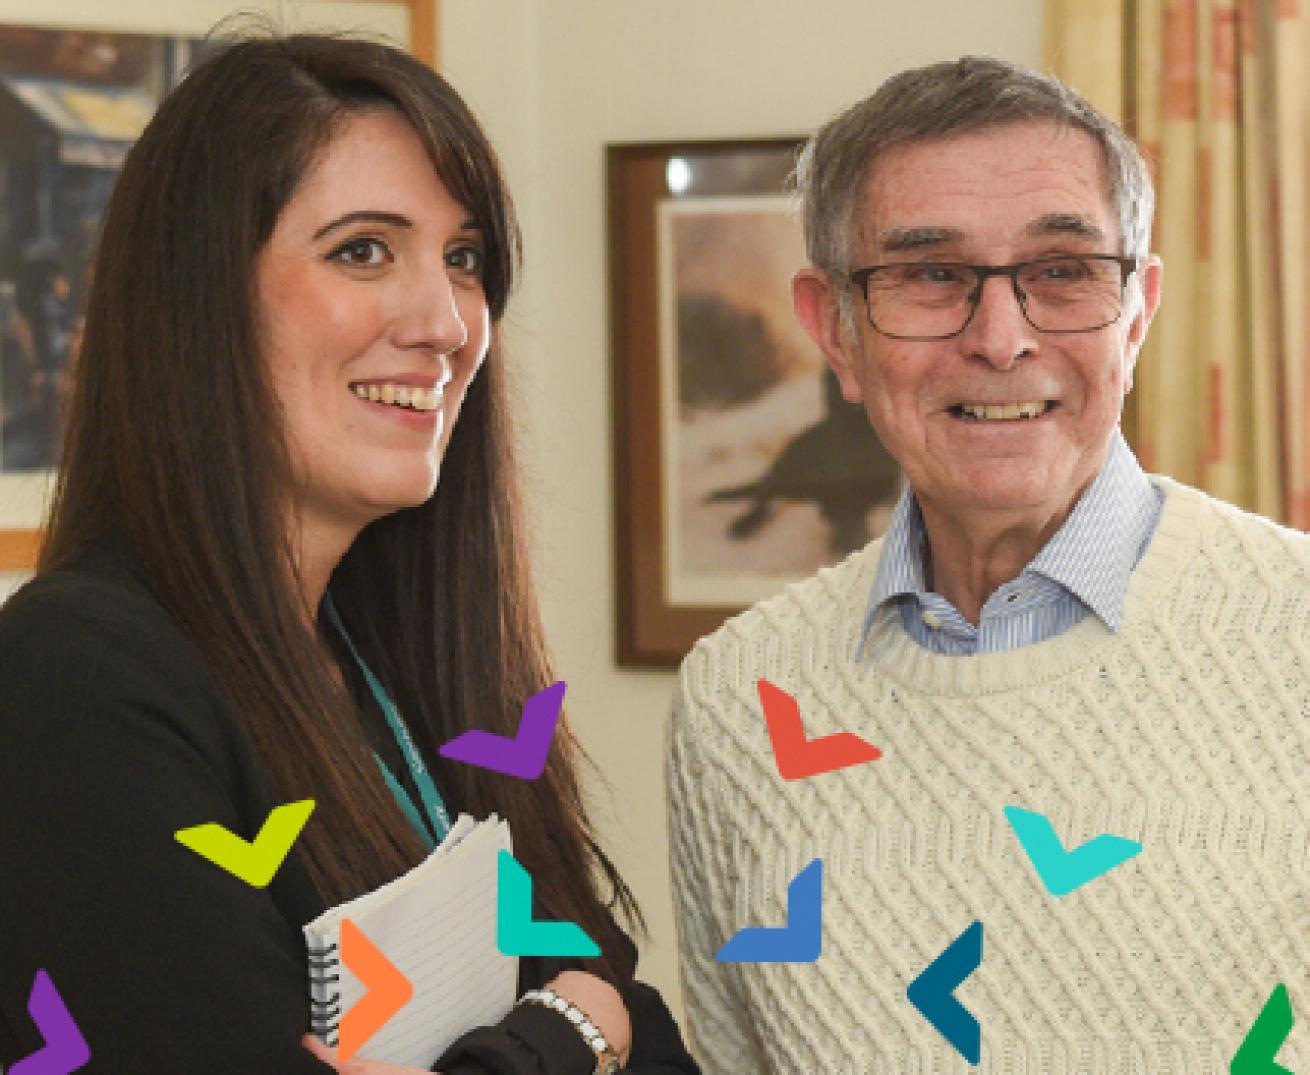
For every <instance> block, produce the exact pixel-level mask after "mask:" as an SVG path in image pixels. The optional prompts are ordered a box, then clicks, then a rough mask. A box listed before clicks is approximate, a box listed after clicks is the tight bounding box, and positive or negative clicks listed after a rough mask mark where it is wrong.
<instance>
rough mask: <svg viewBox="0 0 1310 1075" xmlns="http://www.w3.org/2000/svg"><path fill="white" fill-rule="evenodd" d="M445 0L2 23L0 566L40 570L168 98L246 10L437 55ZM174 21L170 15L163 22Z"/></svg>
mask: <svg viewBox="0 0 1310 1075" xmlns="http://www.w3.org/2000/svg"><path fill="white" fill-rule="evenodd" d="M436 2H437V0H355V2H340V3H339V2H335V0H300V2H286V0H269V2H267V3H265V4H259V3H256V4H250V3H247V4H240V5H238V4H235V3H231V2H225V0H201V2H200V3H196V4H191V5H188V6H187V8H186V10H185V11H178V10H170V11H169V13H168V14H167V16H162V17H161V15H160V13H159V12H158V10H157V8H156V10H155V11H153V12H152V10H151V8H152V5H150V4H149V3H146V2H144V0H128V2H127V3H124V4H121V5H115V6H114V11H113V13H112V17H110V16H109V15H108V14H107V13H106V10H105V7H104V5H103V4H102V3H99V0H93V2H87V0H53V2H50V3H47V4H43V5H42V6H41V8H40V20H41V21H40V25H37V24H36V23H35V22H34V23H32V24H27V23H22V22H15V21H13V20H12V19H9V18H6V19H4V20H3V21H0V572H13V571H22V570H25V569H28V568H30V567H31V566H32V565H33V564H34V562H35V558H36V551H37V547H38V544H39V539H40V526H41V524H42V521H43V519H44V516H45V511H46V507H47V502H48V498H49V492H50V488H51V482H52V479H53V475H54V470H55V467H56V466H57V465H58V459H59V448H60V442H61V439H62V412H63V404H64V401H65V400H66V398H67V394H68V388H69V384H70V370H71V367H72V364H73V362H74V361H75V360H76V356H77V350H78V347H79V344H80V340H81V331H82V319H81V311H82V308H83V299H84V296H85V291H86V285H87V271H88V268H89V265H90V261H91V258H92V255H93V252H94V247H95V242H96V237H97V235H98V231H99V223H100V218H101V215H102V213H103V211H104V208H105V205H106V204H107V202H108V199H109V195H110V192H111V191H112V189H113V185H114V181H115V179H116V177H117V174H118V169H119V167H120V166H121V164H122V161H123V159H124V157H125V156H126V154H127V151H128V149H129V148H130V146H131V145H132V143H133V141H135V139H136V138H137V136H138V135H139V134H140V133H141V131H142V130H143V129H144V128H145V125H146V123H147V122H149V120H150V117H151V116H152V115H153V114H154V111H155V109H156V107H158V104H159V101H160V100H161V99H162V97H163V96H164V95H165V94H166V93H167V92H168V91H169V90H170V89H171V88H172V87H173V86H175V85H176V84H177V83H178V82H179V81H180V80H181V79H182V77H184V75H185V71H186V69H187V65H188V64H189V63H190V62H192V61H193V60H194V59H195V58H196V57H197V56H198V55H199V54H200V52H201V51H202V50H203V47H204V40H203V39H204V36H205V34H206V33H207V32H208V31H209V30H210V29H211V28H212V27H213V26H214V25H216V24H217V23H218V22H219V21H220V20H222V19H224V18H225V17H227V16H228V15H230V14H233V13H235V12H237V11H242V12H250V13H255V14H260V13H263V14H267V15H268V16H270V17H271V21H272V22H273V24H274V25H276V26H278V27H280V28H282V29H285V30H288V31H290V30H295V29H325V30H352V31H360V32H363V33H366V34H368V35H370V36H373V37H377V38H383V39H387V40H390V41H392V42H394V43H395V44H397V45H399V46H401V47H404V48H408V47H410V44H411V42H413V43H415V44H416V46H417V47H415V48H414V49H413V51H414V52H415V54H416V55H417V56H419V58H421V59H423V60H424V61H425V62H427V63H429V64H431V63H433V60H434V55H435V49H436ZM165 22H166V24H165Z"/></svg>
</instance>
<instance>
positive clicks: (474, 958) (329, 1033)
mask: <svg viewBox="0 0 1310 1075" xmlns="http://www.w3.org/2000/svg"><path fill="white" fill-rule="evenodd" d="M502 849H503V850H506V851H511V850H513V848H512V847H511V845H510V833H509V824H508V822H505V821H502V820H501V819H500V818H499V817H497V816H496V815H495V814H492V815H491V816H490V817H488V818H486V819H485V820H483V821H474V820H473V819H472V818H470V817H469V816H468V815H467V814H461V815H460V816H459V819H458V820H457V821H456V822H455V824H454V826H453V827H452V828H451V830H450V832H449V833H448V834H447V836H446V838H445V839H444V840H443V841H442V842H441V844H440V846H439V847H437V848H436V849H435V850H434V851H433V852H432V853H431V854H430V855H428V857H427V858H426V859H424V860H423V862H421V863H420V864H419V865H418V866H416V867H414V869H412V870H410V871H409V872H408V873H406V874H403V875H402V876H400V877H398V878H396V880H394V881H391V882H390V883H388V884H386V885H383V886H382V887H381V888H378V889H375V890H374V891H372V892H368V893H365V894H364V895H363V896H359V897H357V898H356V899H353V900H351V901H350V902H349V903H343V904H342V905H341V906H339V907H333V908H332V909H331V910H328V911H324V912H323V913H322V914H321V915H319V916H318V918H316V919H314V921H313V922H310V923H309V925H307V926H305V940H306V943H307V944H308V947H309V993H310V1023H311V1027H312V1029H313V1031H314V1033H315V1034H316V1035H318V1037H319V1038H321V1039H322V1040H323V1041H324V1042H325V1043H326V1044H328V1045H329V1046H332V1047H334V1048H335V1047H336V1045H337V1028H338V1026H339V1024H340V1020H341V1014H342V1013H343V1012H347V1011H349V1010H350V1009H351V1008H352V1007H353V1006H354V1005H355V1004H357V1003H358V1002H359V1001H360V999H361V998H362V997H363V996H364V992H365V990H364V986H363V985H362V984H361V983H360V982H359V980H358V979H357V978H356V977H355V976H354V975H353V974H352V973H351V972H350V971H349V970H348V969H347V968H346V966H345V964H343V963H342V962H341V947H340V946H341V920H342V919H343V918H348V919H350V921H351V922H353V923H354V924H355V925H356V926H358V927H359V929H360V930H361V931H362V932H363V934H364V936H365V937H367V938H368V939H369V941H371V942H372V943H373V946H374V947H375V948H377V949H378V950H379V951H380V952H381V953H382V954H383V955H384V956H386V957H387V959H389V960H390V961H391V962H392V963H393V964H395V966H396V969H397V970H399V971H400V973H401V974H403V975H404V976H405V977H406V978H408V979H409V980H410V983H411V984H412V985H413V986H414V995H413V997H412V998H411V999H410V1001H409V1003H408V1004H406V1005H405V1006H404V1007H403V1008H401V1009H400V1011H399V1012H397V1013H396V1014H395V1016H393V1017H392V1019H391V1020H390V1022H388V1023H387V1024H386V1026H384V1027H383V1028H382V1029H381V1030H379V1031H378V1032H377V1034H375V1035H374V1036H373V1037H372V1038H370V1039H369V1040H368V1042H367V1044H365V1045H364V1047H363V1048H362V1049H361V1050H360V1056H361V1058H363V1059H366V1060H383V1061H387V1062H388V1063H392V1064H400V1065H403V1066H406V1067H416V1068H424V1069H426V1068H430V1067H431V1066H432V1064H433V1063H434V1062H435V1061H436V1059H437V1057H439V1056H440V1055H441V1054H442V1053H443V1052H445V1050H446V1048H447V1047H448V1046H449V1045H450V1043H451V1042H453V1041H454V1040H455V1039H456V1038H458V1037H460V1036H461V1035H463V1034H464V1033H466V1032H467V1031H469V1030H471V1029H472V1028H473V1027H476V1026H484V1025H486V1024H489V1023H496V1022H499V1021H500V1020H501V1019H503V1018H504V1017H505V1015H506V1014H507V1013H508V1012H509V1010H510V1008H511V1007H512V1006H513V1004H514V1000H515V996H516V993H517V985H518V960H517V959H516V958H515V957H513V956H504V955H501V954H500V951H499V949H497V947H496V867H497V856H498V855H499V853H500V851H501V850H502Z"/></svg>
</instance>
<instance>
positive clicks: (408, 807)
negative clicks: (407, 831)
mask: <svg viewBox="0 0 1310 1075" xmlns="http://www.w3.org/2000/svg"><path fill="white" fill-rule="evenodd" d="M323 606H324V607H325V608H326V609H327V614H328V618H329V619H330V620H331V621H332V625H333V626H334V627H335V628H336V629H337V632H338V633H339V634H340V635H341V638H342V641H344V642H345V643H346V647H347V648H348V649H349V650H350V654H351V656H352V657H354V658H355V663H356V664H357V665H359V670H360V671H361V672H363V673H364V680H365V682H367V683H368V689H369V690H370V691H372V692H373V697H374V698H375V699H376V700H377V703H378V705H379V706H380V707H381V709H382V712H383V714H384V715H385V716H386V718H387V724H388V725H389V726H390V728H391V734H392V735H394V736H395V737H396V745H397V746H398V747H400V752H401V754H403V755H404V757H405V762H406V764H407V765H408V766H409V772H410V775H411V776H412V777H413V778H414V786H415V787H417V788H418V793H419V796H420V797H421V798H422V799H423V806H424V807H425V808H426V810H427V813H428V824H430V825H431V826H432V827H431V829H429V828H428V825H425V824H424V823H423V818H422V817H420V816H419V812H418V807H417V806H415V805H414V800H413V799H412V798H410V795H409V792H407V791H406V790H405V789H404V788H403V787H402V786H401V784H400V781H399V780H397V779H396V777H395V774H394V773H392V771H391V770H390V769H388V768H387V763H386V762H384V761H383V760H382V759H381V758H379V757H378V756H377V753H376V752H374V754H373V760H374V761H376V762H377V763H378V768H379V769H381V770H382V779H384V780H385V781H386V782H387V787H389V788H390V789H391V794H392V795H394V796H395V797H396V802H397V803H399V804H400V808H401V810H403V811H404V812H405V816H406V817H407V818H409V823H410V824H411V825H413V826H414V828H415V829H416V830H417V832H418V834H419V836H421V837H422V838H423V843H424V844H426V845H427V849H428V850H429V851H431V850H432V849H433V848H434V847H436V846H437V844H438V843H440V842H441V841H442V840H444V839H445V838H446V833H448V832H450V815H449V814H448V813H447V812H446V804H445V803H444V802H443V801H442V799H441V793H440V792H439V791H437V785H436V784H434V783H433V782H432V776H431V775H430V774H429V773H428V767H427V766H426V765H424V764H423V758H422V756H421V755H420V754H419V752H418V749H417V748H416V747H415V746H414V740H413V739H411V738H410V735H409V728H408V727H406V725H405V721H404V720H403V719H402V718H401V716H400V710H398V709H397V708H396V703H395V702H393V701H392V700H391V696H390V695H389V694H387V692H386V691H385V690H384V689H383V687H382V684H381V683H379V682H378V679H377V676H375V675H374V674H373V670H372V669H371V668H369V666H368V665H367V664H365V663H364V658H363V657H361V656H360V655H359V650H357V649H355V643H354V642H352V641H351V640H350V635H349V634H348V633H347V632H346V625H345V624H344V623H342V622H341V614H340V613H339V612H337V606H336V604H335V603H334V602H333V600H332V595H331V594H327V593H325V594H324V595H323ZM434 834H435V839H434Z"/></svg>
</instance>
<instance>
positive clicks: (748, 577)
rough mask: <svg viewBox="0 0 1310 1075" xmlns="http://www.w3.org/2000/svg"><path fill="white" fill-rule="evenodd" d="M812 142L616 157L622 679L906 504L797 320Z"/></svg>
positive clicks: (625, 150) (696, 147)
mask: <svg viewBox="0 0 1310 1075" xmlns="http://www.w3.org/2000/svg"><path fill="white" fill-rule="evenodd" d="M800 145H801V141H800V140H799V139H795V138H783V139H767V140H753V141H733V142H692V143H659V144H643V145H620V146H612V147H610V149H609V152H608V181H609V214H610V215H609V225H610V259H611V318H612V326H611V327H612V352H613V376H614V382H613V383H614V414H615V427H614V465H615V488H616V524H617V537H618V541H617V547H618V571H619V578H618V605H619V608H618V614H619V661H620V663H621V664H629V665H646V666H651V665H654V666H669V665H673V664H676V663H677V662H678V661H679V660H681V658H682V657H683V656H684V655H685V654H686V652H687V650H688V649H690V647H691V645H692V644H693V643H694V642H695V640H696V639H697V638H698V637H700V636H701V635H703V634H706V633H708V632H710V631H712V630H714V629H715V628H717V627H718V626H719V625H720V624H722V623H723V621H724V620H725V619H727V618H728V617H730V616H732V615H734V614H735V613H737V612H739V611H741V610H742V609H744V608H746V607H747V606H749V605H751V604H753V603H754V602H755V601H758V600H760V599H761V598H764V597H767V596H769V595H771V594H774V593H777V592H778V591H779V590H781V589H782V588H783V586H784V585H786V583H788V582H790V581H793V580H795V579H800V578H804V577H806V576H808V575H811V574H813V573H814V572H815V571H816V570H818V569H819V568H820V567H822V566H824V565H825V564H829V563H833V562H835V561H837V560H839V559H841V558H842V557H843V556H845V555H847V554H848V553H850V552H852V551H854V550H855V549H857V548H859V547H861V546H862V545H864V544H865V543H866V542H867V541H869V540H870V538H871V537H873V536H875V535H876V534H877V533H880V532H881V531H882V530H883V529H884V528H885V526H886V522H887V519H888V518H889V516H890V513H891V510H892V507H893V506H894V505H895V502H896V498H897V497H898V496H899V493H900V485H901V474H900V471H899V468H898V467H897V466H896V464H895V462H894V460H892V458H891V457H890V455H888V454H887V452H886V451H885V450H884V449H883V448H882V446H881V444H879V442H878V440H877V438H876V437H875V436H874V434H873V431H872V429H871V428H870V426H869V423H868V419H867V418H866V416H865V414H864V412H863V409H862V408H861V407H860V406H859V405H858V404H851V403H847V402H846V401H845V400H843V399H842V397H841V392H840V390H839V388H838V386H837V382H836V378H835V377H834V376H833V375H832V373H831V372H830V371H829V370H828V368H827V363H826V361H825V360H824V358H823V356H822V354H821V353H820V352H819V350H818V348H817V347H816V346H815V345H814V344H813V343H812V341H811V340H810V339H809V337H808V336H807V335H806V334H805V332H804V330H803V329H802V328H801V326H800V324H799V323H798V322H797V320H796V318H795V315H794V314H793V312H792V307H791V293H790V281H791V276H792V274H793V273H794V272H795V271H796V270H797V269H798V268H800V267H801V266H802V265H803V264H804V263H805V260H806V259H805V252H804V244H803V241H802V237H801V231H800V222H799V217H798V215H797V213H796V211H795V207H794V205H793V201H792V198H791V196H790V195H789V194H787V193H786V184H787V180H788V177H789V175H790V173H791V171H792V168H793V167H794V165H795V160H796V155H797V153H798V151H799V149H800Z"/></svg>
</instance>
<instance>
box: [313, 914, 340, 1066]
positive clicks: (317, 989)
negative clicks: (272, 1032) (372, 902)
mask: <svg viewBox="0 0 1310 1075" xmlns="http://www.w3.org/2000/svg"><path fill="white" fill-rule="evenodd" d="M326 942H327V938H326V937H324V938H322V939H321V941H320V942H318V943H316V942H315V941H309V942H308V943H307V947H308V949H309V1029H310V1030H311V1031H312V1032H313V1034H314V1036H315V1037H317V1038H319V1039H320V1040H321V1041H322V1042H323V1044H324V1045H326V1046H328V1047H329V1048H336V1046H337V1026H338V1024H339V1023H340V1022H341V989H340V987H339V984H338V983H339V982H340V981H341V956H340V952H339V949H338V948H337V946H336V945H335V944H330V943H326Z"/></svg>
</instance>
